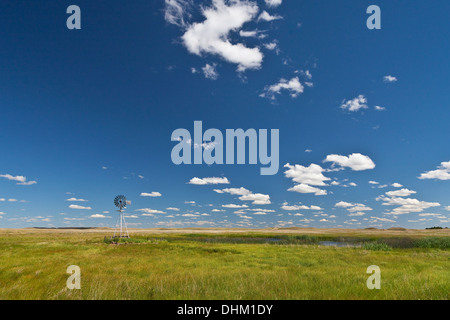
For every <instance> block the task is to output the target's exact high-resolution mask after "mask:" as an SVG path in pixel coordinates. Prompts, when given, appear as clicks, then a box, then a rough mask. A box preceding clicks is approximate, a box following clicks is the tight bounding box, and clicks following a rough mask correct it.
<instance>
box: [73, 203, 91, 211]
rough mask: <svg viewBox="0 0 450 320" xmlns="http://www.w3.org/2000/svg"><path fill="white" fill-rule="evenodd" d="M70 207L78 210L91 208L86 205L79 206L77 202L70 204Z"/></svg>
mask: <svg viewBox="0 0 450 320" xmlns="http://www.w3.org/2000/svg"><path fill="white" fill-rule="evenodd" d="M69 208H70V209H76V210H91V209H92V208H91V207H84V206H79V205H77V204H71V205H70V206H69Z"/></svg>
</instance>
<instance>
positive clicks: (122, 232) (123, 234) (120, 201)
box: [114, 195, 130, 238]
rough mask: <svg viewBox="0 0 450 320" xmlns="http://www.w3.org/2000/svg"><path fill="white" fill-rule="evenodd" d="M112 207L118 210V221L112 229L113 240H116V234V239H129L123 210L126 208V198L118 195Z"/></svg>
mask: <svg viewBox="0 0 450 320" xmlns="http://www.w3.org/2000/svg"><path fill="white" fill-rule="evenodd" d="M114 205H115V206H116V207H117V208H119V210H117V211H118V212H119V221H118V223H117V225H116V228H115V229H114V238H116V233H118V236H117V237H118V238H129V237H130V235H129V234H128V228H127V223H126V222H125V217H124V213H123V209H125V207H126V206H127V198H126V197H125V196H122V195H119V196H117V197H115V198H114Z"/></svg>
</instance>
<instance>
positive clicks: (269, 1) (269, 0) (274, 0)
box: [264, 0, 283, 8]
mask: <svg viewBox="0 0 450 320" xmlns="http://www.w3.org/2000/svg"><path fill="white" fill-rule="evenodd" d="M264 1H265V3H266V6H268V7H270V8H276V7H278V6H279V5H281V3H282V2H283V0H264Z"/></svg>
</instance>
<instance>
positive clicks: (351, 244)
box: [318, 241, 361, 248]
mask: <svg viewBox="0 0 450 320" xmlns="http://www.w3.org/2000/svg"><path fill="white" fill-rule="evenodd" d="M318 243H319V245H322V246H328V247H353V248H356V247H361V244H360V243H355V242H338V241H319V242H318Z"/></svg>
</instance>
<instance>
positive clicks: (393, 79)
mask: <svg viewBox="0 0 450 320" xmlns="http://www.w3.org/2000/svg"><path fill="white" fill-rule="evenodd" d="M383 81H384V82H388V83H390V82H397V78H396V77H393V76H390V75H388V76H384V77H383Z"/></svg>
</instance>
